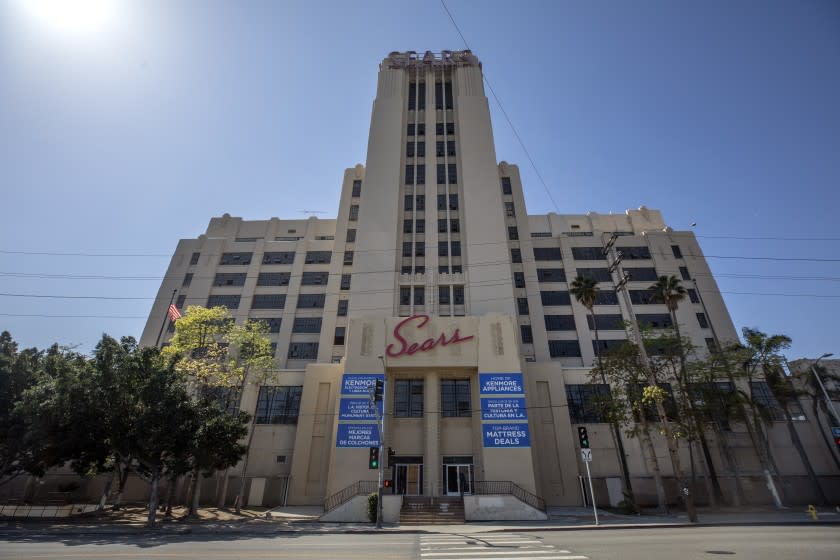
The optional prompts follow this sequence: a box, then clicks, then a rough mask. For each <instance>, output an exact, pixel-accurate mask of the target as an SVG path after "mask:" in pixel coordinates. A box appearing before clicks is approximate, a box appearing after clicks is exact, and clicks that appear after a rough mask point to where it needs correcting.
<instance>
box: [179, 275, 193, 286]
mask: <svg viewBox="0 0 840 560" xmlns="http://www.w3.org/2000/svg"><path fill="white" fill-rule="evenodd" d="M192 279H193V273H192V272H188V273H187V274H185V275H184V281H183V282H182V283H181V286H183V287H187V286H189V285H190V284H192Z"/></svg>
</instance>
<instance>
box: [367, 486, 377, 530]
mask: <svg viewBox="0 0 840 560" xmlns="http://www.w3.org/2000/svg"><path fill="white" fill-rule="evenodd" d="M376 501H377V496H376V492H371V493H370V494H368V519H370V522H371V523H376V506H377V503H376Z"/></svg>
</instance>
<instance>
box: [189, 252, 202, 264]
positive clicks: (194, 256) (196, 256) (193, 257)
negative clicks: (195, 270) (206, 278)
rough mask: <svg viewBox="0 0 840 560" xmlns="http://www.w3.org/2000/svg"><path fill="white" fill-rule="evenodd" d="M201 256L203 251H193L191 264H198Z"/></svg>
mask: <svg viewBox="0 0 840 560" xmlns="http://www.w3.org/2000/svg"><path fill="white" fill-rule="evenodd" d="M200 256H201V253H193V254H192V256H191V257H190V265H194V264H198V258H199V257H200Z"/></svg>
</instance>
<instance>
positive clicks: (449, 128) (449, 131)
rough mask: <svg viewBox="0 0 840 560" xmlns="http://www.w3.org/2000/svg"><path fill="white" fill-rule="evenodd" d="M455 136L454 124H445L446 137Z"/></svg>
mask: <svg viewBox="0 0 840 560" xmlns="http://www.w3.org/2000/svg"><path fill="white" fill-rule="evenodd" d="M454 134H455V123H451V122H448V123H446V135H447V136H453V135H454Z"/></svg>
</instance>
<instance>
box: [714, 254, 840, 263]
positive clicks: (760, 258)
mask: <svg viewBox="0 0 840 560" xmlns="http://www.w3.org/2000/svg"><path fill="white" fill-rule="evenodd" d="M704 256H705V257H706V258H707V259H740V260H745V261H797V262H840V259H817V258H813V257H744V256H738V255H704Z"/></svg>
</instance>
